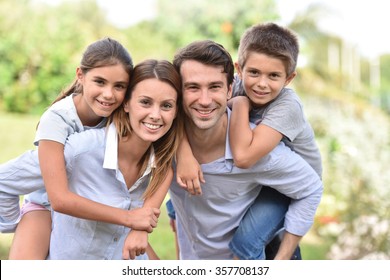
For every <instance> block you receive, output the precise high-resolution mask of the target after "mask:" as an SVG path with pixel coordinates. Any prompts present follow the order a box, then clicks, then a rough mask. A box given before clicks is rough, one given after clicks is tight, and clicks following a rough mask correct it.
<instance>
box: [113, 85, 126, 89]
mask: <svg viewBox="0 0 390 280" xmlns="http://www.w3.org/2000/svg"><path fill="white" fill-rule="evenodd" d="M115 88H117V89H118V90H124V89H126V87H125V86H124V85H116V86H115Z"/></svg>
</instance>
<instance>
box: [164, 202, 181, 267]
mask: <svg viewBox="0 0 390 280" xmlns="http://www.w3.org/2000/svg"><path fill="white" fill-rule="evenodd" d="M165 206H166V207H167V213H168V216H169V225H170V226H171V229H172V231H173V233H174V235H175V248H176V259H177V260H179V259H180V250H179V242H178V239H177V229H176V213H175V208H174V207H173V204H172V201H171V200H170V199H169V200H168V201H167V202H166V204H165Z"/></svg>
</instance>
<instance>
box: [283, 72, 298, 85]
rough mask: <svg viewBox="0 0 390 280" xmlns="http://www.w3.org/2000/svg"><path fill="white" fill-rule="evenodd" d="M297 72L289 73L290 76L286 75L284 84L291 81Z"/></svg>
mask: <svg viewBox="0 0 390 280" xmlns="http://www.w3.org/2000/svg"><path fill="white" fill-rule="evenodd" d="M297 74H298V73H297V72H296V71H294V72H292V73H291V75H290V76H288V77H287V79H286V81H285V82H284V86H287V85H288V84H289V83H291V81H292V80H294V78H295V77H296V76H297Z"/></svg>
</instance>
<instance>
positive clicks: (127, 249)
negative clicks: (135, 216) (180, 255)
mask: <svg viewBox="0 0 390 280" xmlns="http://www.w3.org/2000/svg"><path fill="white" fill-rule="evenodd" d="M172 179H173V170H172V169H170V170H169V173H168V175H167V177H166V178H165V180H164V182H163V183H162V184H161V186H160V187H159V188H158V189H157V191H156V192H155V193H154V194H153V195H152V196H151V197H149V198H148V199H146V200H145V203H144V207H155V208H160V207H161V204H162V203H163V201H164V199H165V197H166V195H167V193H168V189H169V187H170V185H171V182H172ZM145 252H148V233H147V232H146V231H140V230H131V231H130V233H129V234H128V235H127V237H126V240H125V244H124V245H123V251H122V257H123V259H125V260H128V259H132V260H133V259H135V257H136V256H139V255H141V254H144V253H145ZM150 252H153V253H154V255H153V256H151V258H155V257H156V256H157V255H156V254H155V252H154V251H150Z"/></svg>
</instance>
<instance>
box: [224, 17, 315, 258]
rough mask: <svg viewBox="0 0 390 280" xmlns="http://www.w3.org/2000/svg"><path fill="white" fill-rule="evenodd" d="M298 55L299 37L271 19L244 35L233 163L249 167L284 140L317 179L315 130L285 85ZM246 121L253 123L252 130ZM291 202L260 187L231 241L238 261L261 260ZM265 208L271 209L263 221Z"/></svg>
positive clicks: (232, 136) (234, 100)
mask: <svg viewBox="0 0 390 280" xmlns="http://www.w3.org/2000/svg"><path fill="white" fill-rule="evenodd" d="M298 53H299V44H298V40H297V37H296V36H295V35H294V34H293V33H292V32H291V31H290V30H288V29H286V28H283V27H281V26H278V25H276V24H274V23H267V24H258V25H255V26H252V27H250V28H249V29H247V30H246V32H245V33H244V35H243V36H242V38H241V41H240V46H239V49H238V62H237V63H236V64H235V66H236V70H237V73H238V77H237V76H236V79H235V83H234V90H233V96H236V97H234V98H232V100H231V101H230V102H231V105H232V120H231V124H230V130H229V137H230V141H231V145H232V152H233V157H234V163H235V164H236V166H238V167H240V168H250V167H251V166H252V165H253V164H254V163H255V162H256V161H258V160H259V159H260V158H262V157H263V156H264V155H266V154H268V153H269V152H270V151H271V150H272V149H273V148H274V147H276V145H277V144H278V143H279V142H280V141H283V142H284V143H285V144H286V145H287V146H289V147H290V148H291V149H292V150H293V151H295V152H296V153H297V154H299V155H300V156H301V157H302V158H303V159H305V160H306V161H307V162H308V163H309V164H310V166H311V167H312V168H313V169H314V170H315V171H316V172H317V174H318V176H319V177H320V178H321V174H322V163H321V155H320V152H319V149H318V147H317V144H316V142H315V137H314V132H313V129H312V128H311V126H310V124H309V123H308V122H307V120H306V118H305V115H304V112H303V105H302V103H301V101H300V99H299V97H298V96H297V94H296V93H295V92H294V91H293V90H292V89H289V88H286V86H287V85H288V84H289V83H290V82H291V81H292V80H293V79H294V77H295V76H296V74H297V73H296V65H297V59H298ZM249 122H252V123H255V124H256V125H257V126H256V127H255V128H254V129H253V130H252V129H251V128H250V126H249V125H248V124H249ZM265 193H267V195H265ZM289 203H290V200H289V199H286V198H285V197H283V196H282V195H281V194H280V193H278V192H276V191H273V190H270V189H268V188H264V189H263V190H262V195H259V197H258V199H257V200H256V201H255V203H254V204H253V205H252V206H251V208H250V209H249V210H248V212H247V213H246V216H245V217H244V218H243V220H242V221H241V224H240V226H239V228H238V230H237V231H236V233H235V236H234V237H233V240H232V242H231V243H230V248H231V250H232V251H233V252H234V253H235V255H236V256H238V257H239V258H240V259H248V258H249V259H262V258H264V257H265V255H264V247H265V244H264V242H268V241H269V240H270V238H272V236H273V235H274V234H275V233H276V232H275V230H278V229H280V226H282V225H283V221H284V215H285V213H286V211H287V208H288V206H289ZM271 207H272V208H271ZM264 210H266V212H267V213H269V216H267V217H268V218H267V219H266V218H264ZM261 213H262V214H261ZM260 214H261V215H260ZM257 217H262V219H258V218H257ZM278 223H279V224H278ZM272 225H273V226H272ZM248 234H249V235H248Z"/></svg>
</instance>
